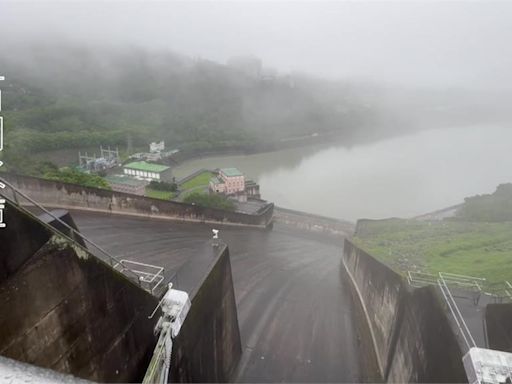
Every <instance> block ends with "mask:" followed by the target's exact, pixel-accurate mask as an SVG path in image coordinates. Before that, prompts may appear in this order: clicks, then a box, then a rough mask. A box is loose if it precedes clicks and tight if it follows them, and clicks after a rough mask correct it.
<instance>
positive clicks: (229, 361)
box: [171, 246, 242, 383]
mask: <svg viewBox="0 0 512 384" xmlns="http://www.w3.org/2000/svg"><path fill="white" fill-rule="evenodd" d="M221 247H222V250H221V253H220V256H219V258H218V259H217V260H216V262H215V263H214V264H213V265H212V267H211V270H210V272H209V273H208V274H207V275H206V276H205V278H204V280H203V281H202V282H201V284H200V285H199V286H198V289H197V290H195V291H194V292H193V293H192V295H191V300H192V307H191V309H190V312H189V313H188V316H187V318H186V320H185V322H184V324H183V327H182V328H181V331H180V334H179V335H178V337H177V338H176V340H175V342H174V346H173V351H172V353H173V358H172V368H171V381H172V382H183V383H185V382H227V381H230V378H231V376H232V374H233V372H234V370H235V368H236V366H237V364H238V361H239V359H240V356H241V354H242V344H241V340H240V331H239V327H238V315H237V309H236V302H235V292H234V287H233V279H232V275H231V262H230V256H229V251H228V248H227V247H225V246H221Z"/></svg>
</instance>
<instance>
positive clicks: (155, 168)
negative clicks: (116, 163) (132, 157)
mask: <svg viewBox="0 0 512 384" xmlns="http://www.w3.org/2000/svg"><path fill="white" fill-rule="evenodd" d="M123 173H124V174H125V175H128V176H133V177H137V178H139V179H143V180H156V181H170V180H172V170H171V168H170V167H168V166H166V165H161V164H152V163H147V162H145V161H134V162H132V163H128V164H126V165H124V166H123Z"/></svg>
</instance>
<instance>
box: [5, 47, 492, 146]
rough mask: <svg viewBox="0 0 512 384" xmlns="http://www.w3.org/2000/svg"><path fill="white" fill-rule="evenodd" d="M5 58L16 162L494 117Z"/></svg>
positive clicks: (85, 55)
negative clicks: (57, 153) (101, 149)
mask: <svg viewBox="0 0 512 384" xmlns="http://www.w3.org/2000/svg"><path fill="white" fill-rule="evenodd" d="M8 51H9V55H3V56H1V57H0V73H2V74H4V75H5V76H6V81H5V82H4V84H3V85H2V87H3V92H4V93H3V107H4V116H5V122H6V123H5V125H6V140H5V141H6V143H7V150H8V152H9V153H11V154H13V153H14V152H15V153H16V155H17V156H20V155H21V154H23V153H34V152H40V151H46V150H53V149H62V148H84V147H87V146H93V145H94V146H96V145H99V144H103V145H119V146H121V147H124V146H125V145H126V144H127V143H128V142H130V144H133V146H134V147H140V146H145V145H146V144H147V143H148V142H150V141H154V140H160V139H163V140H165V141H166V142H167V143H168V145H169V146H172V147H179V148H181V149H182V150H184V151H189V152H192V153H197V152H204V151H215V150H223V149H239V150H243V151H245V152H249V151H258V150H266V149H275V148H280V147H282V146H285V145H297V144H296V143H301V142H307V140H304V139H305V138H307V137H315V138H316V140H321V139H322V138H324V140H333V139H335V140H337V141H338V142H339V143H340V144H345V145H351V144H353V143H355V142H359V141H368V140H372V139H378V138H382V137H387V136H394V135H397V134H399V133H403V132H407V131H411V130H413V129H418V128H420V127H421V128H431V127H432V126H435V124H440V122H442V123H443V124H457V123H461V122H462V123H477V122H478V121H479V119H481V118H482V117H484V119H489V117H491V118H495V117H499V116H500V114H499V113H496V111H494V110H493V109H492V106H493V105H494V104H498V103H495V101H494V99H492V98H489V97H487V95H484V97H482V96H479V97H477V98H475V97H474V95H473V94H471V93H468V92H463V91H446V90H445V91H443V92H439V91H428V92H426V91H418V90H404V89H398V88H392V87H384V86H375V85H374V84H365V83H362V82H359V83H357V82H348V81H347V82H341V81H327V80H322V79H318V78H314V77H311V76H307V75H302V74H287V75H283V74H278V73H277V71H275V70H272V69H269V68H265V66H264V65H263V66H262V65H261V63H260V62H259V60H257V59H255V58H242V59H241V60H234V61H233V62H230V63H229V64H228V65H223V64H218V63H215V62H211V61H207V60H202V59H192V58H188V57H184V56H180V55H177V54H173V53H168V52H149V51H146V50H143V49H139V48H115V49H112V48H111V49H107V48H98V47H95V48H94V49H92V48H89V47H87V46H85V45H69V44H68V45H65V44H62V45H49V44H41V43H38V44H33V45H29V44H24V45H22V46H21V45H20V46H18V47H16V46H14V47H10V48H9V50H8ZM482 100H486V101H485V102H484V103H482ZM9 149H11V150H9Z"/></svg>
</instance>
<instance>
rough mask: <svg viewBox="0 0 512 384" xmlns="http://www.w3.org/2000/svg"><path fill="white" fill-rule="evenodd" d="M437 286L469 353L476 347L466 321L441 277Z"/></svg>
mask: <svg viewBox="0 0 512 384" xmlns="http://www.w3.org/2000/svg"><path fill="white" fill-rule="evenodd" d="M437 284H438V286H439V289H440V290H441V293H442V294H443V297H444V299H445V302H446V304H447V305H448V308H449V309H450V312H451V314H452V316H453V319H454V321H455V324H456V325H457V328H458V330H459V334H460V336H461V337H462V339H463V340H464V343H465V344H466V347H467V350H468V351H469V350H470V349H471V348H473V347H476V343H475V339H474V338H473V336H472V335H471V332H470V331H469V328H468V326H467V324H466V321H465V320H464V317H463V316H462V313H461V312H460V310H459V307H458V306H457V303H456V302H455V299H454V298H453V295H452V293H451V291H450V288H449V287H448V285H447V284H446V281H445V280H444V279H443V277H442V276H441V277H440V278H439V279H438V280H437Z"/></svg>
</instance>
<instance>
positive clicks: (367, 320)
mask: <svg viewBox="0 0 512 384" xmlns="http://www.w3.org/2000/svg"><path fill="white" fill-rule="evenodd" d="M341 263H342V264H343V267H344V268H345V271H347V274H348V276H349V277H350V281H351V282H352V285H353V286H354V288H355V290H356V293H357V297H358V298H359V302H360V303H361V307H362V308H363V312H364V316H365V317H366V323H367V324H368V328H369V329H370V335H371V337H372V343H373V349H374V351H375V357H376V359H377V364H378V365H379V371H380V374H381V377H384V374H385V372H384V368H383V366H382V361H381V360H380V355H379V352H378V351H379V349H378V348H377V340H376V339H375V334H374V332H373V328H372V323H371V322H370V316H369V315H368V310H367V309H366V305H365V304H364V300H363V296H362V295H361V291H360V290H359V287H358V286H357V284H356V280H355V279H354V276H353V275H352V273H351V272H350V270H349V269H348V267H347V265H346V264H345V258H344V257H342V259H341Z"/></svg>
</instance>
